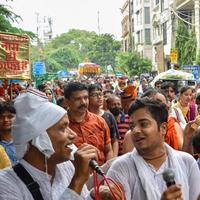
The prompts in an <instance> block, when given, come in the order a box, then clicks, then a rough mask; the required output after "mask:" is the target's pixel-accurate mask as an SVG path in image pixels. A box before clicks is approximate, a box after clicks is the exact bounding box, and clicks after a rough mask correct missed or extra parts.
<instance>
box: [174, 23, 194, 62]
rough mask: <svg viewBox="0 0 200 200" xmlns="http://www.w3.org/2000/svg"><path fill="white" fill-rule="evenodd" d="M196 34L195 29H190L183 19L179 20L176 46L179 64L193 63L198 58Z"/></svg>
mask: <svg viewBox="0 0 200 200" xmlns="http://www.w3.org/2000/svg"><path fill="white" fill-rule="evenodd" d="M196 46H197V41H196V35H195V30H194V28H193V29H188V27H187V26H186V24H184V23H183V22H182V21H179V22H178V29H177V32H176V48H177V50H178V62H179V65H191V64H193V61H195V60H196Z"/></svg>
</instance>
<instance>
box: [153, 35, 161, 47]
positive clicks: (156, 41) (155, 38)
mask: <svg viewBox="0 0 200 200" xmlns="http://www.w3.org/2000/svg"><path fill="white" fill-rule="evenodd" d="M162 41H163V37H162V35H158V36H155V37H154V39H153V40H152V44H153V45H157V44H160V43H161V42H162Z"/></svg>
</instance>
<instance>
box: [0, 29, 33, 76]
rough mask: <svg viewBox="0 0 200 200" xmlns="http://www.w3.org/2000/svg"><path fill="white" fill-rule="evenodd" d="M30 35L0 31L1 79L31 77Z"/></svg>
mask: <svg viewBox="0 0 200 200" xmlns="http://www.w3.org/2000/svg"><path fill="white" fill-rule="evenodd" d="M29 43H30V40H29V37H28V36H26V35H18V34H11V33H0V79H21V80H27V79H31V67H30V62H29Z"/></svg>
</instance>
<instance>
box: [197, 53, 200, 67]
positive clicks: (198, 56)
mask: <svg viewBox="0 0 200 200" xmlns="http://www.w3.org/2000/svg"><path fill="white" fill-rule="evenodd" d="M196 65H198V66H200V50H199V52H198V54H197V58H196Z"/></svg>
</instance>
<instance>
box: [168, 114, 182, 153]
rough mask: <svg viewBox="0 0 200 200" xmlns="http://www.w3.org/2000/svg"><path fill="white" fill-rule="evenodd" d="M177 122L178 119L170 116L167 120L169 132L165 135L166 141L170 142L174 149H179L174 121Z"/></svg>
mask: <svg viewBox="0 0 200 200" xmlns="http://www.w3.org/2000/svg"><path fill="white" fill-rule="evenodd" d="M175 122H177V123H179V122H178V121H177V119H176V118H174V117H169V118H168V122H167V133H166V135H165V142H166V143H167V144H169V145H170V146H171V147H172V148H173V149H176V150H179V147H178V140H177V135H176V130H175V127H174V123H175Z"/></svg>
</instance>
